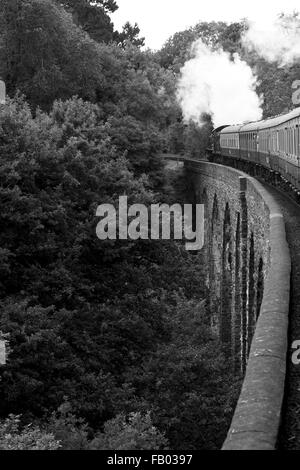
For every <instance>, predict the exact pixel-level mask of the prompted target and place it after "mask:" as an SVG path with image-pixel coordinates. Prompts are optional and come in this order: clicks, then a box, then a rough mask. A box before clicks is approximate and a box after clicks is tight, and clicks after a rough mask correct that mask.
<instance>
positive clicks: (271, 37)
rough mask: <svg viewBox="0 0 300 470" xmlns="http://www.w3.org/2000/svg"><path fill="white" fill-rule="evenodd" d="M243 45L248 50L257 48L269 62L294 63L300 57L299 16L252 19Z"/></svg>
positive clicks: (284, 64)
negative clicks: (269, 19)
mask: <svg viewBox="0 0 300 470" xmlns="http://www.w3.org/2000/svg"><path fill="white" fill-rule="evenodd" d="M243 45H244V46H245V47H246V48H247V49H248V50H255V51H256V52H257V53H258V54H259V55H260V56H261V57H263V58H264V59H266V60H267V61H268V62H278V64H279V66H281V67H283V66H289V65H293V62H294V61H295V60H297V59H299V58H300V22H299V16H298V15H295V16H288V17H287V18H284V17H283V18H277V19H275V20H271V21H270V22H267V21H264V23H260V22H257V21H256V22H253V21H250V22H249V29H248V30H247V31H246V33H245V34H244V36H243Z"/></svg>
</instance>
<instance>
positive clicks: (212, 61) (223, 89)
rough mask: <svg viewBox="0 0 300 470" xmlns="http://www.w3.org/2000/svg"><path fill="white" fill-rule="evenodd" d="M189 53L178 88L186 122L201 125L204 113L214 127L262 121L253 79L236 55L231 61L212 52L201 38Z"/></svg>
mask: <svg viewBox="0 0 300 470" xmlns="http://www.w3.org/2000/svg"><path fill="white" fill-rule="evenodd" d="M192 52H193V58H192V59H191V60H189V61H187V62H186V63H185V65H184V66H183V68H182V69H181V78H180V80H179V83H178V88H177V98H178V101H179V103H180V105H181V108H182V111H183V115H184V119H185V120H186V121H189V120H192V121H194V122H196V123H198V124H199V125H201V124H202V120H201V117H202V115H203V113H207V114H210V115H211V116H212V119H213V122H214V125H215V126H219V125H222V124H232V123H239V122H244V121H255V120H259V119H261V117H262V109H261V103H262V100H261V98H259V97H258V96H257V94H256V93H255V87H256V84H257V80H256V77H255V76H254V75H253V73H252V70H251V68H250V67H249V66H248V65H247V64H246V62H243V61H242V60H241V59H240V57H239V56H238V54H235V55H234V58H233V60H230V56H229V54H228V53H227V52H224V51H223V50H217V51H212V50H211V49H210V48H209V47H207V46H206V45H205V44H204V43H203V42H202V41H201V39H200V40H198V41H196V42H195V43H194V45H193V51H192Z"/></svg>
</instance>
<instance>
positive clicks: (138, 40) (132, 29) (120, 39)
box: [114, 21, 145, 48]
mask: <svg viewBox="0 0 300 470" xmlns="http://www.w3.org/2000/svg"><path fill="white" fill-rule="evenodd" d="M139 34H140V28H139V27H138V24H137V23H134V25H132V24H130V23H129V22H128V21H127V23H125V25H124V26H123V29H122V32H121V33H119V32H118V31H115V33H114V40H115V41H116V43H117V44H119V45H120V46H121V47H123V48H125V47H126V44H127V43H128V42H130V43H131V44H133V45H134V46H136V47H142V46H144V45H145V38H144V37H139Z"/></svg>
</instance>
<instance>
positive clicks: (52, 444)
mask: <svg viewBox="0 0 300 470" xmlns="http://www.w3.org/2000/svg"><path fill="white" fill-rule="evenodd" d="M20 418H21V417H20V416H16V415H13V414H10V415H9V417H8V418H6V419H5V420H2V421H0V449H1V450H57V449H59V448H60V443H59V441H57V440H55V438H54V436H53V434H50V433H48V432H45V431H41V429H40V428H39V427H38V426H34V425H32V424H29V425H26V426H23V427H22V428H21V426H20V423H21V419H20Z"/></svg>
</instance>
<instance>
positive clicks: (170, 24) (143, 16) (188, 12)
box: [111, 0, 300, 49]
mask: <svg viewBox="0 0 300 470" xmlns="http://www.w3.org/2000/svg"><path fill="white" fill-rule="evenodd" d="M117 4H118V5H119V9H118V10H117V11H116V12H115V13H113V14H112V15H111V18H112V21H113V23H114V24H115V27H116V29H119V30H121V29H122V26H123V25H124V23H126V21H130V23H135V22H136V23H138V25H139V27H140V29H141V35H142V36H145V38H146V46H147V47H150V48H152V49H159V48H160V47H161V46H162V45H163V43H164V42H165V41H166V40H167V39H168V37H170V36H171V35H172V34H174V33H176V32H178V31H182V30H184V29H186V28H188V27H189V26H193V25H195V24H196V23H198V22H199V21H213V20H214V21H227V22H231V21H239V20H240V19H242V18H246V17H247V18H250V19H255V20H258V19H261V18H266V19H269V18H270V16H272V17H274V16H276V15H277V14H278V13H281V12H289V13H291V12H293V11H294V10H298V11H300V2H299V0H244V1H242V0H203V1H201V0H185V1H183V0H117Z"/></svg>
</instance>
